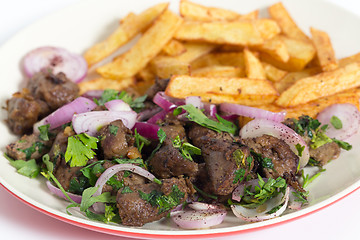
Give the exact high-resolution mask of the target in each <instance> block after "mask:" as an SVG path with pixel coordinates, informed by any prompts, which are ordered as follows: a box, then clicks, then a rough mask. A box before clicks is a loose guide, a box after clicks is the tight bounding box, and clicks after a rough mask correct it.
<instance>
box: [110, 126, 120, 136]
mask: <svg viewBox="0 0 360 240" xmlns="http://www.w3.org/2000/svg"><path fill="white" fill-rule="evenodd" d="M118 130H119V127H118V126H115V125H111V124H110V125H109V132H110V134H111V135H114V136H116V134H117V132H118Z"/></svg>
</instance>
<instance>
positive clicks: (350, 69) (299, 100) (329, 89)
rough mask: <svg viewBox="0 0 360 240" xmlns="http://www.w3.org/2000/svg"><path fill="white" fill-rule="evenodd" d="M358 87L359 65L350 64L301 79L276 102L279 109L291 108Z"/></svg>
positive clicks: (359, 80)
mask: <svg viewBox="0 0 360 240" xmlns="http://www.w3.org/2000/svg"><path fill="white" fill-rule="evenodd" d="M359 86H360V63H352V64H350V65H347V66H345V67H343V68H338V69H336V70H334V71H331V72H323V73H320V74H317V75H315V76H311V77H307V78H302V79H300V80H298V81H296V82H295V84H293V85H292V86H291V87H289V88H288V89H287V90H285V91H284V92H283V93H281V95H280V96H279V98H278V99H277V100H276V104H277V105H279V106H281V107H292V106H296V105H299V104H304V103H307V102H310V101H313V100H315V99H318V98H321V97H326V96H330V95H333V94H335V93H338V92H341V91H345V90H348V89H351V88H354V87H359Z"/></svg>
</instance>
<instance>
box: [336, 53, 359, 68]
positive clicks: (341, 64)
mask: <svg viewBox="0 0 360 240" xmlns="http://www.w3.org/2000/svg"><path fill="white" fill-rule="evenodd" d="M355 62H360V53H357V54H354V55H351V56H349V57H346V58H341V59H339V67H345V66H346V65H348V64H351V63H355Z"/></svg>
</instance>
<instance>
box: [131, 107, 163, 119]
mask: <svg viewBox="0 0 360 240" xmlns="http://www.w3.org/2000/svg"><path fill="white" fill-rule="evenodd" d="M160 111H162V108H161V107H155V108H152V109H146V110H144V111H142V112H140V113H139V114H138V116H137V120H138V121H139V122H141V121H146V120H148V119H149V118H151V117H152V116H154V115H155V114H157V113H159V112H160Z"/></svg>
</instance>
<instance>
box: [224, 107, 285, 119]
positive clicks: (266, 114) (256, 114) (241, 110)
mask: <svg viewBox="0 0 360 240" xmlns="http://www.w3.org/2000/svg"><path fill="white" fill-rule="evenodd" d="M220 110H221V111H223V112H226V113H229V114H236V115H239V116H245V117H249V118H262V119H267V120H271V121H274V122H282V121H284V119H285V115H286V112H285V111H282V112H277V113H275V112H270V111H267V110H263V109H259V108H255V107H249V106H244V105H239V104H233V103H222V104H220Z"/></svg>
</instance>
